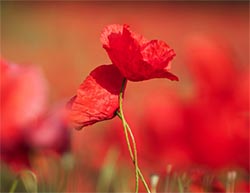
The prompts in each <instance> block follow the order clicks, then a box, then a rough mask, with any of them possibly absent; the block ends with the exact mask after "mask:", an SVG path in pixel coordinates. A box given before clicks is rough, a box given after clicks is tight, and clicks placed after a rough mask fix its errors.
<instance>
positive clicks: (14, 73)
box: [0, 60, 69, 170]
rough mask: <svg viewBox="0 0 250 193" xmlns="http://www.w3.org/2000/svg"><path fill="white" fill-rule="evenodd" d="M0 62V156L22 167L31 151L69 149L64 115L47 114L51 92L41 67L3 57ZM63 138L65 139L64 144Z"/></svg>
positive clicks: (27, 164) (14, 167)
mask: <svg viewBox="0 0 250 193" xmlns="http://www.w3.org/2000/svg"><path fill="white" fill-rule="evenodd" d="M0 66H1V84H0V91H1V135H0V153H1V160H3V161H4V162H6V163H8V164H9V165H10V166H11V168H12V169H14V170H19V169H22V168H23V167H29V166H30V162H29V157H30V153H31V152H34V151H36V150H45V149H46V150H48V149H49V150H51V151H56V152H63V151H66V150H67V149H68V147H69V131H67V129H66V122H64V121H63V119H64V118H63V117H64V115H62V114H60V113H58V112H56V114H57V116H49V117H47V116H46V113H45V112H46V111H47V105H46V103H47V97H48V93H47V84H46V80H45V78H44V76H43V74H42V72H41V70H40V69H39V68H37V67H33V66H32V67H31V66H19V65H16V64H10V63H8V62H6V61H4V60H1V61H0ZM64 120H66V119H64ZM62 136H64V137H62ZM45 137H46V140H43V139H42V138H45ZM66 139H67V140H66ZM61 140H64V142H63V145H62V144H61V142H60V141H61ZM66 146H67V147H66Z"/></svg>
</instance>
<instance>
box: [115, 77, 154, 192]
mask: <svg viewBox="0 0 250 193" xmlns="http://www.w3.org/2000/svg"><path fill="white" fill-rule="evenodd" d="M126 82H127V80H126V79H124V80H123V83H122V87H121V90H120V93H119V111H117V112H116V113H117V115H118V117H119V118H120V119H121V120H122V124H123V129H124V133H125V138H126V142H127V146H128V150H129V154H130V157H131V159H132V161H133V164H134V166H135V175H136V187H135V192H136V193H137V192H138V190H139V177H140V178H141V180H142V183H143V185H144V187H145V188H146V190H147V192H148V193H150V190H149V188H148V185H147V182H146V181H145V179H144V177H143V174H142V173H141V171H140V168H139V166H138V161H137V149H136V142H135V139H134V135H133V133H132V130H131V129H130V127H129V125H128V123H127V122H126V119H125V117H124V114H123V108H122V99H123V94H124V89H125V85H126ZM128 132H129V135H130V139H131V141H132V143H133V151H132V148H131V144H130V140H129V136H128Z"/></svg>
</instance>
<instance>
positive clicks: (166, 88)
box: [0, 1, 249, 192]
mask: <svg viewBox="0 0 250 193" xmlns="http://www.w3.org/2000/svg"><path fill="white" fill-rule="evenodd" d="M0 11H1V58H4V59H6V60H7V61H10V62H13V63H16V64H20V65H24V66H29V65H32V66H33V65H34V66H38V67H40V68H41V69H42V71H43V72H44V76H45V78H46V81H47V83H48V87H49V96H48V98H49V99H48V100H49V106H53V105H55V104H57V103H65V101H68V100H69V99H70V98H71V97H72V96H73V95H75V93H76V90H77V88H78V86H79V85H80V83H81V82H82V81H83V80H84V79H85V77H86V76H87V75H88V74H89V72H90V71H91V70H92V69H94V68H95V67H97V66H98V65H101V64H110V63H111V61H110V60H109V58H108V56H107V54H106V52H105V50H104V49H103V48H102V45H101V43H100V40H99V39H100V33H101V31H102V29H103V27H104V26H106V25H108V24H113V23H118V24H128V25H130V26H131V29H132V31H135V32H138V33H140V34H142V35H144V36H145V37H146V38H147V39H160V40H163V41H165V42H167V44H169V45H170V47H172V48H173V49H174V50H175V52H176V57H175V58H174V60H173V62H172V63H171V66H172V68H171V72H173V73H174V74H176V75H177V76H178V77H179V79H180V81H179V82H171V81H169V80H164V79H154V80H150V81H143V82H136V83H134V82H129V83H128V86H127V89H126V95H125V114H126V116H127V118H128V122H129V123H130V124H131V127H132V130H134V132H135V136H136V140H138V151H139V153H138V154H139V162H140V164H142V170H145V174H146V176H147V179H149V176H150V174H152V173H158V174H159V175H161V176H164V177H165V175H166V174H165V173H164V172H165V170H166V167H167V165H168V164H172V165H173V166H174V168H176V170H177V171H178V172H179V173H178V174H182V173H185V172H187V171H190V170H192V169H193V168H196V167H198V168H202V169H201V171H202V172H203V170H204V171H205V173H206V172H208V171H209V172H211V173H212V174H213V175H214V174H215V175H217V177H218V180H219V181H220V182H222V186H223V187H226V185H225V184H226V180H227V172H228V171H231V170H236V171H237V172H239V173H238V177H239V183H242V184H244V185H241V186H240V185H238V191H242V192H244V191H247V188H249V101H248V97H249V4H248V2H102V1H101V2H70V1H68V2H67V1H65V2H63V1H53V2H42V1H37V2H29V1H20V2H19V1H3V2H1V10H0ZM203 47H204V49H200V48H203ZM200 57H201V59H200ZM197 58H198V59H197ZM204 58H205V59H204ZM206 61H208V62H207V64H208V65H207V66H206V67H204V69H205V70H207V71H208V74H209V75H208V77H206V76H203V75H200V74H199V73H201V71H202V70H204V69H202V70H200V69H199V67H197V66H199V64H200V63H202V62H203V63H206ZM209 62H211V63H209ZM197 69H198V70H197ZM197 74H198V75H197ZM204 74H206V73H204ZM203 77H204V79H203ZM206 78H207V79H206ZM202 81H204V82H202ZM205 83H206V84H205ZM225 87H228V90H229V91H227V90H226V89H225V90H224V88H225ZM209 89H211V90H209ZM205 90H206V91H207V93H206V92H205ZM203 91H204V92H203ZM213 91H216V92H213ZM218 93H219V94H218ZM208 95H209V97H208ZM210 96H211V97H210ZM2 113H4V112H2ZM235 117H236V118H235ZM235 119H237V120H235ZM195 123H196V124H195ZM189 124H190V125H189ZM192 124H193V125H192ZM228 125H230V127H227V126H228ZM227 128H232V130H230V131H228V130H227ZM118 129H120V131H119V132H118ZM70 132H71V150H70V152H71V154H70V156H73V159H74V160H75V162H74V163H75V168H74V169H73V172H72V173H71V174H69V176H70V177H69V178H68V181H67V185H65V187H64V188H65V189H64V190H63V192H64V191H65V192H66V191H68V192H86V191H89V192H90V191H99V192H100V191H113V192H119V191H121V192H122V191H123V192H125V191H131V190H133V184H132V185H131V179H132V183H133V174H134V173H133V167H132V163H131V161H130V160H129V158H128V152H127V149H126V146H125V141H124V136H123V134H122V128H121V123H119V121H118V119H117V118H115V120H110V121H107V122H103V123H98V124H96V125H93V126H89V127H87V128H84V129H83V131H80V132H79V131H76V130H70ZM225 136H226V137H225ZM228 136H234V137H228ZM235 136H236V137H235ZM237 137H238V138H237ZM207 141H208V142H207ZM214 144H215V145H214ZM229 144H230V145H229ZM202 148H203V150H202ZM213 151H214V155H213ZM230 152H233V153H232V154H231V153H230ZM67 155H68V154H67ZM217 156H221V157H217ZM211 157H212V158H211ZM64 158H65V157H64ZM66 158H69V157H66ZM48 159H49V158H48ZM51 159H52V160H53V158H51ZM69 159H71V157H70V158H69ZM34 160H36V161H37V160H38V163H42V164H43V167H41V168H47V167H51V164H50V161H51V160H45V161H44V158H41V160H40V159H39V158H34ZM218 160H219V161H218ZM71 161H72V160H71ZM71 161H69V162H70V163H71ZM105 161H106V162H105ZM51 162H52V163H54V160H53V161H51ZM56 163H57V162H56ZM62 163H63V161H62ZM104 163H106V165H105V164H104ZM46 164H48V165H46ZM103 164H104V166H105V167H107V168H111V169H110V171H113V173H112V172H111V174H108V175H107V176H108V177H107V178H106V180H107V182H106V181H105V180H103V179H102V180H103V181H102V180H101V181H100V179H101V177H100V175H101V174H102V175H104V176H105V172H104V169H103V168H105V167H104V166H103ZM38 166H39V164H38ZM112 166H113V167H114V168H115V169H114V168H112ZM62 167H64V165H63V164H62ZM190 168H192V169H190ZM204 168H205V169H204ZM207 169H208V170H207ZM48 170H49V169H48ZM54 170H56V171H54ZM49 171H50V170H49ZM49 171H48V173H50V172H49ZM51 171H52V173H53V172H54V174H53V175H51V176H50V175H48V173H46V170H44V171H43V172H44V173H45V174H44V176H47V177H48V176H49V177H51V178H52V179H51V180H48V181H49V182H51V184H52V185H51V186H50V188H51V189H49V188H48V187H49V185H48V184H46V183H47V182H46V180H44V184H43V185H44V186H45V187H47V189H46V188H45V189H44V190H43V191H61V190H58V189H56V188H55V187H53V183H54V181H53V180H55V179H53V177H54V178H56V177H55V176H54V175H57V172H58V173H59V174H60V171H61V170H60V168H59V169H58V168H57V167H53V170H51ZM192 171H193V170H192ZM195 171H196V170H195ZM103 172H104V173H103ZM202 172H201V173H202ZM213 172H214V173H213ZM187 173H188V172H187ZM4 175H5V176H3V179H4V180H6V179H7V177H6V176H7V174H6V173H4ZM110 175H111V177H110ZM187 175H189V173H188V174H187ZM209 175H210V173H209ZM114 176H115V177H114ZM190 176H191V177H190ZM190 176H188V177H190V178H192V177H193V176H192V175H191V174H190ZM10 179H11V178H10ZM104 179H105V177H104ZM162 179H163V178H162ZM192 179H193V178H192ZM109 180H110V181H109ZM175 180H176V179H175ZM185 180H186V178H185V177H183V182H184V181H185ZM55 181H56V180H55ZM193 181H194V182H195V180H193ZM242 181H243V182H242ZM3 182H4V181H2V182H1V185H3ZM45 182H46V183H45ZM9 183H10V182H9ZM56 183H60V182H55V183H54V186H56V185H55V184H56ZM109 183H110V184H111V185H105V184H109ZM173 184H174V185H175V186H178V185H177V184H178V183H177V181H174V180H173ZM7 185H8V186H7ZM7 185H6V187H4V186H2V190H3V191H7V190H6V189H8V188H9V186H10V184H7ZM46 185H47V186H46ZM174 185H173V186H174ZM141 186H142V185H141ZM211 186H212V185H211ZM163 187H164V182H163V181H161V182H160V186H159V188H160V189H161V191H163V189H164V188H163ZM190 187H191V186H190ZM199 187H200V184H199V182H197V184H195V185H194V186H193V187H192V188H193V189H191V188H190V189H189V191H190V192H198V188H199ZM19 188H20V189H21V188H22V187H19ZM53 188H54V189H53ZM195 188H196V189H195ZM213 188H214V187H213ZM213 188H210V189H209V188H208V189H207V190H210V191H211V192H215V191H218V192H220V191H221V192H223V191H224V192H226V191H227V192H228V189H226V188H225V189H223V188H221V189H219V188H217V187H216V188H217V189H216V188H215V189H213ZM62 189H63V188H62ZM142 190H143V188H142ZM236 190H237V189H236ZM248 190H249V189H248ZM41 191H42V190H41ZM173 191H176V192H178V191H179V189H178V188H177V189H173ZM199 191H200V190H199ZM236 192H237V191H236Z"/></svg>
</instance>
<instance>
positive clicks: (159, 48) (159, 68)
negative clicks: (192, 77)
mask: <svg viewBox="0 0 250 193" xmlns="http://www.w3.org/2000/svg"><path fill="white" fill-rule="evenodd" d="M101 42H102V44H103V48H104V49H106V51H107V53H108V55H109V57H110V59H111V61H112V62H113V64H114V65H115V66H117V68H119V70H120V71H121V73H122V75H123V76H124V77H126V78H127V79H128V80H131V81H142V80H148V79H152V78H168V79H170V80H178V78H177V77H176V76H175V75H173V74H172V73H170V72H169V70H170V61H171V60H172V59H173V57H174V56H175V52H174V50H173V49H171V48H170V47H169V46H168V45H167V44H166V43H165V42H163V41H160V40H151V41H147V40H146V39H145V38H144V37H143V36H141V35H138V34H135V33H133V32H132V31H130V29H129V26H128V25H123V26H122V25H118V24H113V25H109V26H106V27H105V28H104V30H103V32H102V34H101Z"/></svg>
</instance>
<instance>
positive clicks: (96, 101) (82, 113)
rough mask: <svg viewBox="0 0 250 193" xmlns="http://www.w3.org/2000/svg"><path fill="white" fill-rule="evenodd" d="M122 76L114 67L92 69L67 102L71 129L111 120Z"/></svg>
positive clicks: (115, 108) (115, 107)
mask: <svg viewBox="0 0 250 193" xmlns="http://www.w3.org/2000/svg"><path fill="white" fill-rule="evenodd" d="M122 81H123V76H122V75H121V73H120V72H119V70H118V69H117V68H116V67H115V66H114V65H102V66H99V67H97V68H96V69H94V70H93V71H92V72H91V73H90V75H89V76H88V77H87V78H86V79H85V80H84V82H83V83H82V84H81V85H80V87H79V89H78V91H77V95H76V96H74V97H73V98H72V99H71V101H70V102H69V106H70V107H69V108H70V115H69V116H70V119H71V122H72V125H73V127H75V128H78V129H80V128H82V127H84V126H87V125H91V124H94V123H96V122H98V121H102V120H107V119H112V118H113V117H114V116H115V111H116V110H117V109H118V107H119V104H118V95H119V92H120V89H121V86H122Z"/></svg>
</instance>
